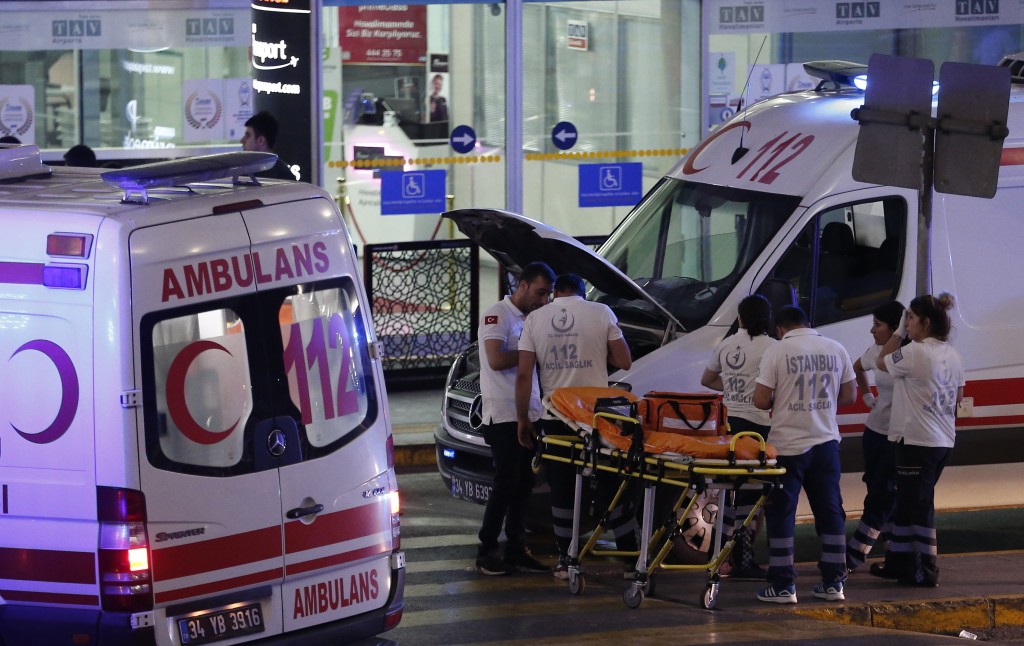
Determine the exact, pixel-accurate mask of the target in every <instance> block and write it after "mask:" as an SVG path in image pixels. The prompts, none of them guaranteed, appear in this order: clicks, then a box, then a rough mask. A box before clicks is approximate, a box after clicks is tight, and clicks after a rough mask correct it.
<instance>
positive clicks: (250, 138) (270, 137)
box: [241, 110, 295, 180]
mask: <svg viewBox="0 0 1024 646" xmlns="http://www.w3.org/2000/svg"><path fill="white" fill-rule="evenodd" d="M277 132H278V125H277V119H276V118H275V117H274V115H272V114H270V113H269V112H267V111H266V110H263V111H262V112H257V113H256V114H254V115H253V116H251V117H249V119H248V120H247V121H246V122H245V134H243V135H242V140H241V144H242V150H246V151H251V152H261V153H273V152H274V145H275V144H276V143H277ZM275 154H276V153H275ZM256 176H257V177H268V178H271V179H290V180H294V179H295V175H294V174H293V173H292V171H291V169H290V168H288V165H287V164H285V163H284V162H283V161H281V157H278V158H277V162H276V163H275V164H274V165H273V166H272V167H271V168H269V169H267V170H265V171H262V172H259V173H256Z"/></svg>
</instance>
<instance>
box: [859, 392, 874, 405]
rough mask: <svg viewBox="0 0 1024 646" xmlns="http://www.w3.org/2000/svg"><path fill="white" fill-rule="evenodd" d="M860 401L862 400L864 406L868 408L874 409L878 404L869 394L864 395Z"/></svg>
mask: <svg viewBox="0 0 1024 646" xmlns="http://www.w3.org/2000/svg"><path fill="white" fill-rule="evenodd" d="M861 399H863V400H864V405H865V406H867V407H868V408H874V407H875V405H876V404H878V402H877V401H876V400H875V396H874V395H872V394H871V393H870V392H867V393H864V395H863V396H862V397H861Z"/></svg>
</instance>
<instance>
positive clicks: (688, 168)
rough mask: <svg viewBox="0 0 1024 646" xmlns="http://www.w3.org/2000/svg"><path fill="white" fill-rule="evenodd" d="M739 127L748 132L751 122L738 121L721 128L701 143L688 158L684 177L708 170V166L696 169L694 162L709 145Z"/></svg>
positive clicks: (684, 165) (684, 168)
mask: <svg viewBox="0 0 1024 646" xmlns="http://www.w3.org/2000/svg"><path fill="white" fill-rule="evenodd" d="M739 127H743V128H746V129H747V130H750V122H749V121H737V122H736V123H730V124H729V125H727V126H725V127H723V128H719V129H718V132H716V133H715V134H713V135H711V136H710V137H708V138H707V139H705V140H704V141H703V143H701V144H700V145H699V146H697V148H696V149H695V150H694V151H693V154H692V155H690V156H689V157H687V158H686V163H685V164H683V175H693V174H694V173H699V172H701V171H702V170H705V169H707V166H705V167H704V168H696V167H694V165H693V162H695V161H697V157H698V156H699V155H700V154H701V152H702V151H703V150H704V149H705V148H706V147H707V145H708V144H710V143H711V142H712V141H714V140H715V139H718V138H719V137H721V136H722V135H724V134H725V133H727V132H729V131H730V130H732V129H733V128H739Z"/></svg>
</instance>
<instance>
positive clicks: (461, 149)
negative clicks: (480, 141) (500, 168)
mask: <svg viewBox="0 0 1024 646" xmlns="http://www.w3.org/2000/svg"><path fill="white" fill-rule="evenodd" d="M448 143H450V144H451V146H452V150H454V151H455V152H457V153H461V154H463V155H465V154H466V153H468V152H469V151H471V150H473V146H474V145H476V132H474V130H473V129H472V128H470V127H469V126H455V129H454V130H452V136H451V137H450V138H449V139H448Z"/></svg>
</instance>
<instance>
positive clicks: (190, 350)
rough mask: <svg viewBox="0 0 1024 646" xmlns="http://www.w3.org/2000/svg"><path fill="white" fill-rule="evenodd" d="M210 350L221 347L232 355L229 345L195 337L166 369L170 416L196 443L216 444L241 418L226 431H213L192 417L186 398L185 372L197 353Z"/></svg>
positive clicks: (183, 432)
mask: <svg viewBox="0 0 1024 646" xmlns="http://www.w3.org/2000/svg"><path fill="white" fill-rule="evenodd" d="M207 350H220V351H221V352H225V353H227V355H228V356H229V357H230V356H231V353H230V352H228V349H227V348H225V347H224V346H222V345H220V344H219V343H214V342H213V341H196V342H194V343H190V344H188V345H187V346H185V348H184V349H183V350H182V351H181V352H179V353H178V356H176V357H174V361H172V362H171V369H170V370H168V371H167V412H169V413H170V414H171V420H173V421H174V424H175V426H177V427H178V430H180V431H181V434H182V435H184V436H185V437H187V438H188V439H190V440H192V441H193V442H195V443H196V444H216V443H217V442H220V441H221V440H223V439H225V438H227V437H228V436H229V435H231V433H233V432H234V430H235V427H236V426H238V422H239V421H240V419H241V418H239V419H237V420H235V423H234V424H232V425H231V426H230V427H229V428H228V429H227V430H226V431H220V432H213V431H208V430H206V429H205V428H203V427H202V426H200V425H199V424H198V423H196V420H195V419H193V418H192V413H190V412H189V410H188V402H186V401H185V376H186V375H187V374H188V369H189V368H190V367H191V366H192V362H193V361H195V360H196V357H198V356H199V355H201V354H202V353H204V352H206V351H207Z"/></svg>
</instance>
